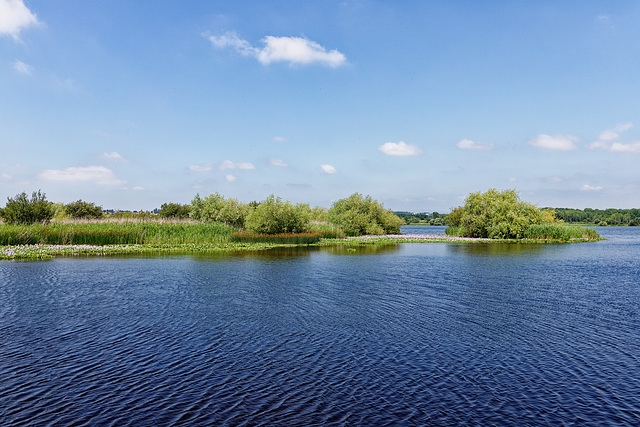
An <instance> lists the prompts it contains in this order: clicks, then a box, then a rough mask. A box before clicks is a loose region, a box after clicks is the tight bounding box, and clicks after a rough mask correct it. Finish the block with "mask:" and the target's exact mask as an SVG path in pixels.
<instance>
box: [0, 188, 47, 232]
mask: <svg viewBox="0 0 640 427" xmlns="http://www.w3.org/2000/svg"><path fill="white" fill-rule="evenodd" d="M54 214H55V208H54V206H53V203H51V202H48V201H47V196H46V194H45V193H42V192H41V191H40V190H38V191H37V192H35V191H34V192H33V193H32V194H31V199H29V197H28V196H27V193H25V192H22V193H20V194H18V195H16V196H15V197H14V198H10V197H7V204H6V206H5V207H4V209H2V211H1V212H0V215H1V216H2V219H3V220H4V222H6V223H8V224H33V223H36V222H42V223H47V222H49V221H51V218H53V215H54Z"/></svg>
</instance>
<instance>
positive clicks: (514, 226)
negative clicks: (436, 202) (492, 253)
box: [446, 188, 553, 239]
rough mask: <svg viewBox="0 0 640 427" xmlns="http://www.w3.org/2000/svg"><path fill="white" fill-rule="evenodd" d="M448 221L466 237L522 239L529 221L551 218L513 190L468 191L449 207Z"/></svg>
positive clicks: (530, 223) (542, 220)
mask: <svg viewBox="0 0 640 427" xmlns="http://www.w3.org/2000/svg"><path fill="white" fill-rule="evenodd" d="M446 221H447V224H448V225H449V226H451V227H454V228H453V229H452V230H451V231H450V233H453V232H458V233H461V234H460V235H462V236H465V237H485V238H486V237H488V238H492V239H521V238H523V237H524V236H525V232H526V231H527V229H528V227H529V226H530V225H532V224H544V223H551V222H553V218H552V217H551V215H549V214H548V213H544V212H543V211H542V210H541V209H538V208H537V207H535V206H534V205H532V204H530V203H527V202H524V201H522V200H520V197H519V196H518V193H517V192H516V191H515V190H504V191H502V192H500V191H498V190H496V189H493V188H492V189H490V190H488V191H487V192H485V193H480V192H478V193H471V194H470V195H468V196H467V198H466V199H465V204H464V206H461V207H457V208H455V209H452V210H451V213H450V214H449V215H447V217H446Z"/></svg>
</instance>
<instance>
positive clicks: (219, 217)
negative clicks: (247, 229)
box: [189, 193, 252, 228]
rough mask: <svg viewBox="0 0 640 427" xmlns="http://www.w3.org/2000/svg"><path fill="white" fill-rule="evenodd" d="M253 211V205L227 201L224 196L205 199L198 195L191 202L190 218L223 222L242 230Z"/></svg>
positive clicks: (218, 195)
mask: <svg viewBox="0 0 640 427" xmlns="http://www.w3.org/2000/svg"><path fill="white" fill-rule="evenodd" d="M251 211H252V206H251V204H249V205H245V204H243V203H241V202H239V201H238V200H237V199H226V200H225V198H224V196H222V195H220V194H219V193H215V194H210V195H209V196H208V197H206V198H204V199H202V198H200V195H199V194H196V196H195V197H194V199H193V200H192V201H191V212H190V213H189V216H190V217H191V218H192V219H195V220H198V221H202V222H222V223H224V224H227V225H231V226H233V227H236V228H242V227H244V223H245V221H246V219H247V215H249V213H250V212H251Z"/></svg>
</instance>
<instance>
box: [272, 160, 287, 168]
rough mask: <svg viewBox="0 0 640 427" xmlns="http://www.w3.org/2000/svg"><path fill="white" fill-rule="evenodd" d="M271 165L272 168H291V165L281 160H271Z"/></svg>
mask: <svg viewBox="0 0 640 427" xmlns="http://www.w3.org/2000/svg"><path fill="white" fill-rule="evenodd" d="M269 164H270V165H271V166H276V167H279V168H288V167H289V165H288V164H287V163H285V162H284V161H282V160H280V159H274V158H271V159H269Z"/></svg>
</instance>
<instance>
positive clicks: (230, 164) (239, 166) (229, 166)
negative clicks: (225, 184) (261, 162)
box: [220, 160, 256, 170]
mask: <svg viewBox="0 0 640 427" xmlns="http://www.w3.org/2000/svg"><path fill="white" fill-rule="evenodd" d="M255 168H256V167H255V166H254V165H252V164H251V163H247V162H240V163H235V162H232V161H231V160H225V161H224V162H222V164H221V165H220V170H225V169H245V170H251V169H255Z"/></svg>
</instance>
